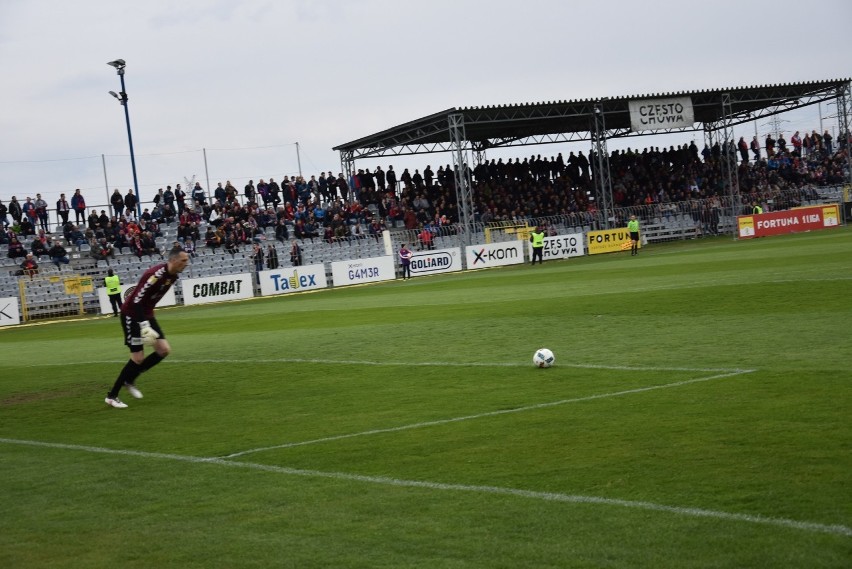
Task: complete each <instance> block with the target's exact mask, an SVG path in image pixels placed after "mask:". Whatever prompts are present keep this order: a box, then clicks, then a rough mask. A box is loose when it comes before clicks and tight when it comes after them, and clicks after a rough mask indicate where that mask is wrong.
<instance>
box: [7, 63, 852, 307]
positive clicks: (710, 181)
mask: <svg viewBox="0 0 852 569" xmlns="http://www.w3.org/2000/svg"><path fill="white" fill-rule="evenodd" d="M849 85H850V82H849V80H848V79H843V80H833V81H822V82H815V83H803V84H795V85H774V86H761V87H747V88H736V89H719V90H714V91H701V92H693V93H676V94H665V95H653V96H652V95H645V96H639V97H629V98H621V99H601V100H586V101H568V102H565V101H563V102H557V103H541V104H531V105H516V106H507V107H494V108H490V107H489V108H484V109H483V108H472V109H460V110H456V109H450V110H449V111H445V112H442V113H438V114H435V115H430V116H429V117H425V118H423V119H418V120H416V121H412V122H410V123H406V124H404V125H400V126H398V127H394V128H393V129H389V130H386V131H382V132H380V133H377V134H375V135H371V136H368V137H365V138H362V139H359V140H357V141H354V142H351V143H347V144H345V145H341V146H338V147H336V148H335V149H336V150H339V151H340V152H341V157H342V161H343V163H344V164H345V166H346V168H347V171H348V173H349V174H350V176H349V179H348V180H344V179H335V178H333V177H330V178H328V179H325V178H323V177H322V176H320V178H319V181H318V182H316V181H313V180H314V177H313V176H312V177H311V179H312V182H307V181H306V180H305V179H304V178H301V177H299V178H296V177H294V178H293V180H289V179H287V177H285V179H284V180H283V181H282V183H281V187H280V192H281V196H282V197H283V201H282V202H281V204H282V207H281V209H279V211H278V213H277V214H276V213H275V212H274V211H273V209H272V208H274V207H275V206H278V205H279V204H278V203H277V202H276V201H273V200H272V199H267V196H268V194H266V193H263V192H261V188H260V185H259V186H258V188H257V190H258V192H257V194H255V193H254V188H252V192H251V194H249V193H248V192H246V194H245V195H243V194H239V193H238V192H237V191H236V189H235V188H230V190H232V191H231V192H230V193H229V194H228V195H227V196H225V195H222V196H216V195H215V194H214V195H213V196H211V198H212V200H211V201H214V202H216V203H212V204H211V203H203V204H202V203H199V204H196V207H194V208H193V206H192V205H191V204H190V205H189V207H188V211H190V212H192V216H194V217H193V218H192V219H193V220H194V221H195V222H197V223H198V229H199V233H200V235H204V233H205V231H206V229H207V228H208V227H211V228H214V229H218V228H220V226H221V227H224V229H223V231H222V233H223V236H224V235H225V234H227V235H228V238H229V239H231V240H232V241H233V242H234V244H233V245H232V246H231V247H229V248H227V249H230V251H231V252H227V251H226V247H224V246H220V247H215V248H211V247H207V246H205V244H204V243H203V241H201V240H199V242H198V246H197V250H196V252H195V254H194V255H193V258H192V262H191V265H190V266H189V267H188V269H187V271H186V273H185V274H184V276H185V277H187V278H205V277H216V276H221V275H232V274H244V273H249V274H254V273H255V266H254V261H253V259H252V258H251V257H250V251H251V246H252V242H259V243H262V244H263V245H264V248H266V247H267V246H268V245H272V246H273V247H274V248H275V249H276V252H277V256H278V259H279V262H280V265H281V266H282V267H286V266H288V265H289V258H290V254H289V243H288V239H286V238H283V235H285V234H286V235H295V236H296V237H297V238H298V240H299V241H300V243H301V248H302V258H303V263H304V264H305V265H319V264H322V265H325V266H326V272H327V275H330V274H331V273H330V268H329V266H328V265H329V264H330V263H334V262H339V261H346V260H353V259H366V258H374V257H381V256H385V255H389V254H390V255H392V254H393V252H394V251H395V250H396V249H397V248H398V247H399V246H400V245H401V244H402V243H408V244H414V246H415V247H429V248H436V249H447V248H455V247H464V246H465V245H470V244H473V243H492V242H501V241H512V240H517V239H524V238H525V235H526V231H527V228H529V227H532V226H535V225H544V226H546V227H547V228H548V231H549V232H550V233H551V234H552V235H563V234H587V233H588V232H589V231H594V230H600V229H607V228H611V227H623V226H624V225H625V223H626V220H627V219H629V217H630V216H631V215H636V216H637V217H638V218H639V219H640V221H641V223H642V235H643V241H644V242H645V243H656V242H661V241H670V240H681V239H697V238H702V237H705V236H710V235H719V234H732V235H733V234H735V228H736V216H737V215H741V214H744V213H750V212H751V209H752V204H760V205H761V206H762V207H763V208H764V210H766V211H773V210H779V209H787V208H790V207H796V206H800V205H815V204H823V203H841V202H844V201H848V196H844V194H843V187H844V184H847V183H849V180H850V177H852V167H851V166H850V164H851V162H850V160H851V159H850V153H849V151H848V149H849V145H850V142H852V141H850V137H849V135H848V134H846V135H844V136H840V137H838V138H839V140H837V141H833V142H834V145H832V141H830V140H829V139H828V138H827V137H826V138H823V137H822V136H820V135H818V134H817V133H816V131H814V138H813V139H812V140H811V139H810V136H809V135H807V134H806V139H808V140H811V142H810V143H809V144H808V145H807V146H806V147H805V148H804V149H802V148H801V147H798V146H796V145H795V144H791V146H790V147H789V148H783V146H782V145H780V144H779V148H778V149H775V148H774V147H771V146H770V144H769V141H767V143H766V148H765V151H766V155H765V156H757V155H756V156H755V157H753V158H752V159H751V160H750V159H749V156H748V153H746V154H745V155H743V157H742V160H741V161H739V164H737V162H738V160H737V155H736V153H737V151H738V149H737V148H736V147H735V146H734V144H733V141H732V140H731V139H730V138H729V135H730V132H731V130H730V127H731V125H732V124H734V123H741V122H747V121H751V120H757V119H758V118H761V117H765V116H770V115H772V114H776V113H780V112H783V111H785V110H789V109H791V108H796V107H798V106H803V105H808V104H816V103H818V102H821V101H824V100H829V99H837V100H838V108H839V109H840V110H841V111H844V112H845V110H846V109H847V107H848V106H849V104H850V103H852V100H850V99H852V97H850V95H849ZM651 97H655V98H660V97H668V98H672V97H678V98H683V97H690V98H691V99H692V101H693V107H694V113H695V116H694V121H693V122H691V123H690V124H689V125H686V126H681V127H677V128H668V127H667V128H666V129H664V130H665V131H666V132H675V131H687V130H697V128H701V129H703V132H704V135H705V145H704V149H703V151H699V149H698V147H697V146H695V145H690V146H687V145H682V146H678V147H677V148H675V147H673V146H672V147H670V148H669V149H666V148H663V149H660V148H645V149H643V150H636V151H633V150H627V151H620V152H612V153H609V152H607V150H606V139H607V138H613V137H624V136H632V135H642V134H650V133H651V132H652V130H651V129H647V130H641V129H639V130H637V129H635V128H631V124H630V120H631V116H630V110H629V106H630V103H631V101H636V100H640V101H642V100H649V98H651ZM598 116H600V118H601V121H602V123H601V124H598V123H597V122H596V121H597V120H598V118H597V117H598ZM843 116H844V118H843V121H842V122H841V124H842V125H846V131H845V132H846V133H848V124H849V118H848V114H844V115H843ZM453 121H461V125H459V124H457V123H454V122H453ZM604 122H605V125H604V124H603V123H604ZM696 124H697V125H699V126H698V127H696ZM654 132H656V131H654ZM779 138H780V137H779ZM577 140H592V142H593V143H594V146H593V151H592V152H591V153H590V155H589V157H588V158H587V157H585V156H583V154H582V152H580V156H574V153H573V152H571V154H570V156H568V157H565V158H563V157H562V155H561V154H559V156H558V157H551V158H550V159H548V158H547V157H544V158H542V157H541V155H538V156H532V157H529V158H526V157H525V158H523V159H521V157H516V158H515V159H514V161H512V160H511V159H510V160H509V161H508V162H506V163H503V162H502V160H494V159H493V158H492V159H491V160H490V161H489V160H488V159H487V156H486V152H487V150H488V149H490V148H495V147H500V146H504V147H505V146H518V145H525V144H547V143H557V142H571V141H577ZM772 144H773V145H774V144H775V141H774V140H773V141H772ZM434 151H443V152H446V151H451V152H453V162H454V164H453V165H449V164H448V165H447V166H446V167H443V166H442V167H439V168H438V172H437V174H435V173H433V172H432V171H431V169H430V168H429V166H428V165H427V166H426V167H425V168H423V173H424V174H423V175H421V174H420V170H415V173H414V175H411V174H410V173H408V171H407V170H406V172H403V173H402V175H400V178H399V180H398V181H397V182H396V183H394V182H393V181H392V179H391V178H390V177H387V178H386V177H385V176H386V173H385V172H384V171H382V172H381V175H378V174H379V170H378V169H377V171H376V172H375V173H371V172H370V170H369V169H367V170H366V171H365V170H364V169H361V170H358V171H357V173H356V172H355V168H354V161H355V159H356V158H368V157H376V156H390V155H402V154H420V153H428V152H434ZM467 152H473V153H474V155H475V158H476V160H475V167H474V168H468V166H467V162H466V161H465V159H464V157H465V156H466V154H467ZM388 170H390V168H389V169H388ZM385 182H387V184H386V183H385ZM265 189H266V188H265ZM278 191H279V189H278V188H277V187H276V188H275V192H274V195H275V196H276V198H275V199H276V200H277V195H278ZM223 192H224V190H223ZM338 192H339V194H338ZM259 194H263V197H262V199H261V196H260V195H259ZM269 195H271V194H269ZM188 201H190V202H191V200H188ZM267 202H268V203H267ZM261 203H262V205H261ZM152 205H153V204H152ZM160 205H161V204H156V207H152V208H151V210H152V211H156V210H157V208H158V207H160ZM90 207H91V206H90ZM94 209H95V210H100V209H107V210H109V207H108V206H106V205H95V206H94ZM193 210H194V211H193ZM229 217H236V219H235V222H236V223H238V222H240V221H242V222H244V223H246V224H248V223H249V222H250V221H251V222H257V223H256V225H257V226H258V229H257V233H255V234H254V235H250V236H249V238H248V239H244V240H242V242H241V243H239V244H237V243H236V242H237V241H239V240H238V239H232V238H231V233H232V228H233V225H232V222H231V221H230V220H229ZM372 220H378V222H379V226H380V227H381V228H382V229H384V230H385V231H386V234H383V233H382V232H381V231H378V232H373V233H368V232H366V231H365V232H364V234H362V235H358V234H356V233H355V232H354V231H353V228H354V227H355V226H356V224H359V223H360V224H362V225H363V226H364V227H367V226H368V225H369V223H370V221H372ZM125 221H129V220H119V219H117V218H114V219H112V220H111V222H110V223H111V227H112V228H113V230H114V232H113V233H111V234H109V235H106V237H107V238H108V239H109V240H113V239H114V238H115V237H116V233H117V231H118V229H119V228H122V229H123V228H125ZM160 221H161V223H160V225H159V233H160V235H159V236H158V237H157V238H156V241H155V243H154V244H155V245H156V250H158V251H159V252H160V253H164V252H165V251H166V250H167V249H168V248H169V247H170V246H171V244H172V243H174V242H176V241H179V240H180V239H181V238H182V236H181V235H179V232H178V221H177V219H176V218H175V217H170V216H168V215H166V216H163V217H162V218H161V219H160ZM90 223H91V222H90ZM276 225H278V227H279V229H281V228H282V227H286V233H280V234H278V237H279V239H280V240H279V239H276V235H277V234H276ZM303 225H306V226H311V227H312V228H313V231H307V232H306V231H305V227H303ZM251 226H252V227H254V225H251ZM96 229H97V227H91V226H90V230H93V231H94V230H96ZM323 229H325V233H323ZM100 230H101V231H102V232H104V233H108V231H107V229H106V227H103V226H102V227H101V228H100ZM424 231H427V232H428V233H429V235H430V236H431V242H430V243H429V244H428V245H427V244H425V243H424V242H423V238H422V235H423V232H424ZM308 234H311V235H316V236H314V237H307V236H306V235H308ZM94 236H95V235H94V234H93V235H90V239H89V243H94V241H93V240H92V237H94ZM5 237H6V235H5V234H4V235H0V298H2V297H18V298H20V299H21V305H22V307H25V309H26V318H28V319H34V318H40V317H51V316H57V315H65V314H80V313H88V312H97V311H98V295H97V291H96V289H97V287H99V286H101V284H102V282H103V277H104V276H105V275H106V272H107V270H108V269H109V268H112V269H113V270H114V271H115V272H116V274H118V276H119V277H120V278H121V281H122V282H123V283H124V284H125V285H131V284H135V282H136V281H137V280H138V278H139V276H140V275H141V274H142V273H143V272H144V271H145V270H146V269H147V268H148V267H149V266H151V265H152V264H154V263H155V262H157V261H158V260H159V259H160V253H150V252H149V254H139V253H140V252H137V253H136V254H133V253H131V248H129V247H125V248H123V249H120V250H117V251H116V254H115V257H114V258H112V259H110V260H109V261H107V260H95V259H94V258H93V257H91V256H90V245H87V244H82V245H79V246H78V245H72V244H71V242H70V241H69V239H68V237H67V236H63V232H59V231H58V232H56V233H55V234H53V235H52V236H51V237H52V239H54V240H58V241H59V242H60V243H62V244H63V246H64V247H65V248H66V249H67V250H68V251H69V253H70V257H71V259H70V263H69V265H66V266H63V267H62V269H61V270H60V269H59V268H57V267H55V266H54V265H53V264H52V263H51V262H50V261H49V260H48V259H47V258H46V257H44V256H42V257H41V259H40V260H39V273H38V275H37V276H32V277H28V276H22V277H19V276H18V275H16V273H17V272H18V271H19V264H20V262H19V261H18V260H14V259H10V258H9V256H8V246H7V245H6V244H5V243H4V241H6V239H5ZM20 237H21V240H22V242H23V245H24V248H25V249H26V250H27V251H28V252H29V251H30V249H31V246H32V242H33V239H35V236H33V235H23V236H20ZM223 241H224V240H223ZM121 251H123V252H121ZM78 278H80V279H83V281H85V286H84V285H81V282H82V281H76V280H74V279H78ZM69 279H70V280H69ZM87 279H91V282H89V281H88V280H87ZM254 284H255V294H258V293H259V290H260V285H259V283H258V282H257V279H256V280H255V283H254ZM178 294H180V292H179V291H178Z"/></svg>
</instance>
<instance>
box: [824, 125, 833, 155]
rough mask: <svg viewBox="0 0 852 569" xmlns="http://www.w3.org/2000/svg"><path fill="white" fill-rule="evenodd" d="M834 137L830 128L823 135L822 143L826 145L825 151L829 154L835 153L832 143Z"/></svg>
mask: <svg viewBox="0 0 852 569" xmlns="http://www.w3.org/2000/svg"><path fill="white" fill-rule="evenodd" d="M833 140H834V139H833V138H832V136H831V133H830V132H828V130H826V131H825V134H823V135H822V144H823V146H824V147H825V152H826V154H828V155H829V156H831V154H832V153H833V147H832V145H831V143H832V141H833Z"/></svg>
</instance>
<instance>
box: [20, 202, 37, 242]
mask: <svg viewBox="0 0 852 569" xmlns="http://www.w3.org/2000/svg"><path fill="white" fill-rule="evenodd" d="M24 205H26V204H24ZM18 233H19V234H20V235H23V236H24V237H26V236H28V235H35V225H33V222H32V221H31V220H30V218H29V216H26V215H25V216H23V217H22V218H21V225H20V226H19V228H18Z"/></svg>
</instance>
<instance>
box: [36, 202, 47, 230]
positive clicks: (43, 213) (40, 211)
mask: <svg viewBox="0 0 852 569" xmlns="http://www.w3.org/2000/svg"><path fill="white" fill-rule="evenodd" d="M34 205H35V211H36V216H37V217H38V223H39V227H41V229H43V230H44V231H50V227H49V223H48V221H47V202H46V201H44V200H43V199H41V194H36V199H35V204H34Z"/></svg>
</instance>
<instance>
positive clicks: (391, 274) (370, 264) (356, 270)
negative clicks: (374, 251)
mask: <svg viewBox="0 0 852 569" xmlns="http://www.w3.org/2000/svg"><path fill="white" fill-rule="evenodd" d="M395 278H396V272H395V270H394V265H393V257H391V256H384V257H372V258H370V259H352V260H351V261H337V262H336V263H332V264H331V279H332V281H333V283H334V286H345V285H352V284H361V283H375V282H380V281H392V280H393V279H395Z"/></svg>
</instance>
